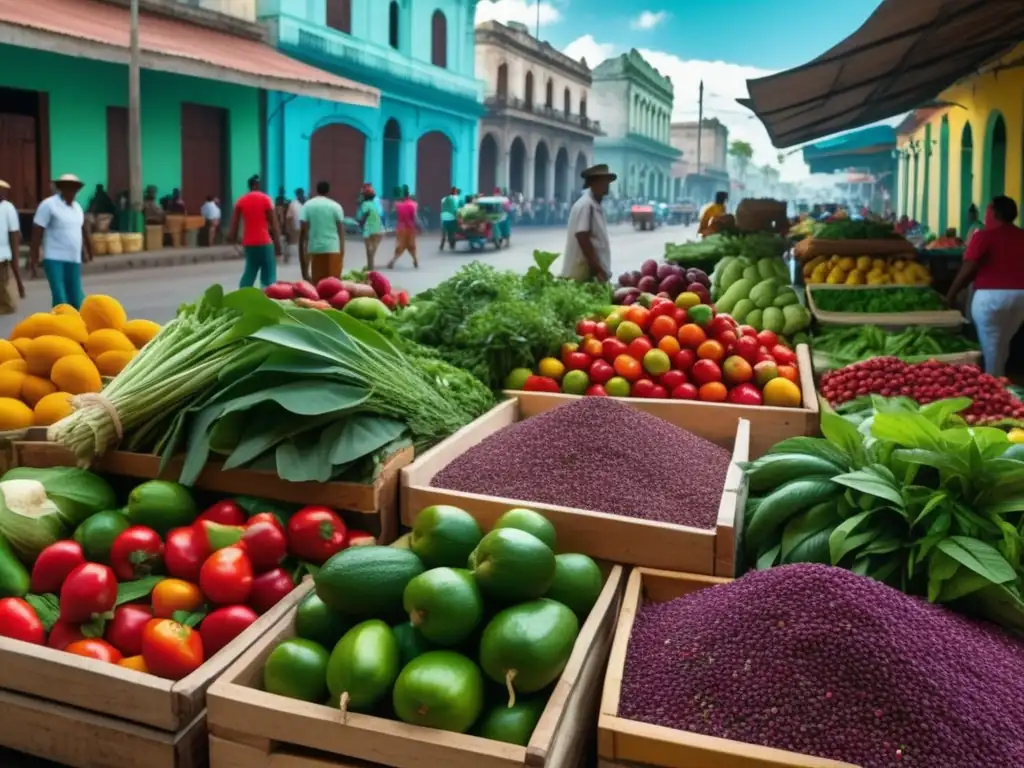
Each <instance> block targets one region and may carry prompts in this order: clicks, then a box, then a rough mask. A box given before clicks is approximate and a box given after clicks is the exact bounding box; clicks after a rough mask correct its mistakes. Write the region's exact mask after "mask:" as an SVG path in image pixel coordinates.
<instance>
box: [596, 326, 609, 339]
mask: <svg viewBox="0 0 1024 768" xmlns="http://www.w3.org/2000/svg"><path fill="white" fill-rule="evenodd" d="M609 333H610V331H609V330H608V323H605V322H600V323H597V325H595V326H594V338H595V339H597V340H598V341H604V340H605V339H607V338H608V334H609Z"/></svg>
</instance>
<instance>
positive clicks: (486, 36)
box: [475, 21, 593, 87]
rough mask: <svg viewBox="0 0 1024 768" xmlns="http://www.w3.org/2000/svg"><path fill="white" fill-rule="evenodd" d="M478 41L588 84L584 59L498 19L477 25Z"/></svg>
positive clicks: (591, 78) (480, 43)
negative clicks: (566, 53) (574, 57)
mask: <svg viewBox="0 0 1024 768" xmlns="http://www.w3.org/2000/svg"><path fill="white" fill-rule="evenodd" d="M475 35H476V44H477V45H493V46H495V47H497V48H502V49H504V50H511V51H515V52H516V53H519V54H521V55H523V56H525V57H527V58H529V59H531V60H533V61H534V62H536V63H538V64H543V65H546V66H549V67H551V68H552V69H557V70H559V71H560V72H561V73H562V74H564V75H568V76H569V77H571V78H573V79H574V80H576V81H577V82H578V83H580V84H582V85H586V86H588V87H589V86H590V85H591V83H592V82H593V76H592V74H591V71H590V67H588V66H587V64H586V62H585V61H576V60H575V59H571V58H569V57H568V56H566V55H565V54H564V53H562V52H561V51H558V50H556V49H555V48H554V47H552V46H551V44H550V43H548V42H546V41H542V40H537V38H535V37H533V36H531V35H529V34H527V33H525V32H521V31H519V30H517V29H514V28H512V27H509V26H506V25H505V24H501V23H500V22H497V21H485V22H484V23H483V24H480V25H478V26H477V28H476V31H475Z"/></svg>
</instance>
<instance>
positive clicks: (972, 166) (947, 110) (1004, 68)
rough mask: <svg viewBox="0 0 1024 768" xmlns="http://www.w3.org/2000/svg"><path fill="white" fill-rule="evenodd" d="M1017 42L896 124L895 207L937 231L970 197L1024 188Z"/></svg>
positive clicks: (978, 200)
mask: <svg viewBox="0 0 1024 768" xmlns="http://www.w3.org/2000/svg"><path fill="white" fill-rule="evenodd" d="M1022 59H1024V45H1019V46H1017V48H1015V49H1014V50H1013V51H1012V52H1011V53H1009V54H1007V55H1006V56H1004V57H1002V58H1000V59H997V60H995V61H993V62H990V63H989V64H987V65H985V66H984V67H983V68H982V69H981V71H980V73H979V74H977V75H972V76H970V77H967V78H965V79H963V80H961V81H959V82H957V83H956V84H954V85H953V86H951V87H949V88H947V89H946V90H945V91H943V92H942V93H941V94H938V96H937V97H936V100H935V104H937V105H941V106H936V107H928V108H924V109H919V110H917V111H915V112H914V113H913V114H912V115H911V116H909V117H908V118H907V120H905V121H904V123H903V124H902V125H901V126H900V128H899V129H898V136H897V140H896V143H897V147H898V150H897V151H898V152H899V153H900V156H899V158H898V160H899V163H898V164H899V176H898V187H897V194H896V201H895V206H894V207H895V208H896V210H897V212H898V213H899V214H900V215H902V214H906V215H907V216H909V217H910V218H912V219H915V220H917V221H920V222H922V223H924V224H926V225H927V226H928V227H929V229H930V230H931V231H933V232H935V233H937V234H941V233H942V232H943V231H944V230H945V229H946V228H948V227H955V228H956V230H957V232H958V233H962V232H963V231H964V229H965V222H966V216H967V209H968V207H969V206H970V205H971V203H974V204H975V205H976V206H978V210H979V211H980V212H981V217H982V218H983V217H984V210H985V207H986V206H987V205H988V202H989V201H990V200H991V199H992V197H993V196H995V195H1009V196H1010V197H1012V198H1013V199H1014V200H1016V201H1017V202H1018V204H1021V202H1022V201H1021V197H1022V193H1024V69H1022V68H1021V62H1022Z"/></svg>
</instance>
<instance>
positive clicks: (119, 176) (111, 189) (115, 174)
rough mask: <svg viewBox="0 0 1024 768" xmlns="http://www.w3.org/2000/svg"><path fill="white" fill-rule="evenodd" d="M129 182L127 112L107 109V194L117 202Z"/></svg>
mask: <svg viewBox="0 0 1024 768" xmlns="http://www.w3.org/2000/svg"><path fill="white" fill-rule="evenodd" d="M130 184H131V182H130V179H129V173H128V110H127V109H126V108H125V107H107V194H108V195H110V199H111V200H117V196H118V195H120V194H121V193H122V192H127V191H128V188H129V186H130Z"/></svg>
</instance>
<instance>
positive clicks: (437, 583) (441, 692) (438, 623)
mask: <svg viewBox="0 0 1024 768" xmlns="http://www.w3.org/2000/svg"><path fill="white" fill-rule="evenodd" d="M554 550H555V529H554V528H553V527H552V525H551V523H549V522H548V521H547V519H545V518H544V517H543V516H542V515H540V514H538V513H537V512H534V511H532V510H528V509H512V510H509V511H508V512H506V513H505V514H504V515H502V516H501V517H500V518H499V519H498V521H497V522H496V523H495V524H494V528H493V529H492V530H491V531H490V532H489V533H487V534H486V535H484V534H483V533H482V531H481V530H480V527H479V525H478V524H477V522H476V520H475V519H474V518H473V517H472V516H471V515H470V514H469V513H467V512H465V511H463V510H461V509H458V508H456V507H450V506H435V507H429V508H427V509H424V510H423V511H422V512H420V514H419V516H418V517H417V518H416V523H415V524H414V526H413V530H412V533H411V534H409V535H408V536H406V537H403V539H400V540H399V541H398V542H395V544H394V545H392V546H390V547H361V548H358V549H350V550H346V551H345V552H342V553H340V554H338V555H336V556H335V557H332V558H331V559H330V560H328V561H327V563H326V564H325V565H324V566H323V568H321V569H320V571H319V572H318V573H317V575H316V577H315V583H316V592H315V593H313V594H311V595H309V597H307V598H306V599H305V600H304V601H303V602H302V603H301V604H300V605H299V607H298V608H297V610H296V614H295V635H296V636H295V637H294V638H293V639H289V640H285V641H284V642H282V643H280V644H279V645H278V646H277V647H275V648H274V650H273V651H271V653H270V655H269V656H268V657H267V661H266V664H265V667H264V671H263V685H264V688H265V690H267V691H268V692H270V693H274V694H277V695H281V696H288V697H291V698H294V699H300V700H303V701H308V702H313V703H318V704H325V705H328V706H331V707H333V708H335V709H337V708H339V707H340V708H341V710H342V713H343V714H342V717H344V716H345V715H346V714H347V713H348V712H361V713H379V712H388V713H389V715H390V716H393V717H395V718H397V719H398V720H401V721H403V722H406V723H410V724H412V725H419V726H424V727H427V728H437V729H440V730H446V731H454V732H457V733H467V732H472V733H473V734H475V735H478V736H482V737H483V738H487V739H495V740H498V741H504V742H508V743H511V744H519V745H522V746H526V744H527V743H528V742H529V740H530V735H531V733H532V732H533V729H534V727H535V726H536V724H537V722H538V720H539V719H540V716H541V714H542V712H543V711H544V707H545V705H546V703H547V698H548V696H549V695H550V693H551V690H552V683H554V682H555V681H556V680H558V678H559V676H560V675H561V674H562V670H563V669H564V668H565V665H566V664H567V663H568V661H569V656H570V654H571V653H572V649H573V645H574V644H575V642H576V636H577V634H578V633H579V629H580V625H581V623H582V622H583V621H584V620H585V619H586V617H587V614H588V613H589V612H590V610H591V608H593V606H594V604H595V603H596V602H597V599H598V596H599V595H600V593H601V589H602V586H603V583H604V577H603V575H602V573H601V570H600V569H599V568H598V566H597V564H596V563H595V562H594V561H593V560H591V559H590V558H589V557H587V556H585V555H578V554H560V555H557V556H556V555H555V554H554ZM398 616H401V617H402V619H401V620H399V621H397V623H396V617H398ZM499 692H500V693H499Z"/></svg>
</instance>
